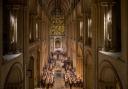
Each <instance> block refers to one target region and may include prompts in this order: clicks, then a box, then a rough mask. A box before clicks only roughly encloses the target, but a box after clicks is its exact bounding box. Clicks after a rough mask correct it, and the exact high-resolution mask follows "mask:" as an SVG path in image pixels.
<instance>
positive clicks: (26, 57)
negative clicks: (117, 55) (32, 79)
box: [23, 6, 29, 89]
mask: <svg viewBox="0 0 128 89" xmlns="http://www.w3.org/2000/svg"><path fill="white" fill-rule="evenodd" d="M23 33H24V34H23V50H24V51H23V69H24V70H23V71H24V76H23V78H24V79H23V80H24V81H23V83H24V87H23V89H28V87H29V82H28V81H29V79H28V77H27V76H26V75H27V67H28V64H29V63H28V61H29V50H28V49H29V11H28V7H27V6H24V9H23Z"/></svg>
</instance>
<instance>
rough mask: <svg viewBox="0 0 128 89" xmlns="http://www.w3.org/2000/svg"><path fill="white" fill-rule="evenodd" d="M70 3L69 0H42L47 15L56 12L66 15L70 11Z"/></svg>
mask: <svg viewBox="0 0 128 89" xmlns="http://www.w3.org/2000/svg"><path fill="white" fill-rule="evenodd" d="M70 2H71V0H43V4H44V5H45V8H46V10H47V12H48V14H49V15H51V14H52V12H56V11H59V12H61V13H62V14H66V13H67V12H68V11H69V9H70Z"/></svg>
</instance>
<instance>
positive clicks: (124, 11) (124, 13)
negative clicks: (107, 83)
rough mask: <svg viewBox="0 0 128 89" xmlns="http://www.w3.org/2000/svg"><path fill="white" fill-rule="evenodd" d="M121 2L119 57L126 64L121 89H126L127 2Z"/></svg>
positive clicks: (123, 0) (127, 83) (127, 69)
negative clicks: (120, 56)
mask: <svg viewBox="0 0 128 89" xmlns="http://www.w3.org/2000/svg"><path fill="white" fill-rule="evenodd" d="M120 1H121V55H122V60H124V61H125V62H126V67H125V68H126V70H125V69H124V71H126V77H124V78H125V80H123V81H124V83H123V88H124V89H128V86H127V85H128V11H127V10H128V4H127V3H128V0H120Z"/></svg>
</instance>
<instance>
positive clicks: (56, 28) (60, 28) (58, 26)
mask: <svg viewBox="0 0 128 89" xmlns="http://www.w3.org/2000/svg"><path fill="white" fill-rule="evenodd" d="M64 32H65V31H64V17H63V16H58V17H56V16H54V17H52V18H51V25H50V31H49V34H50V35H64Z"/></svg>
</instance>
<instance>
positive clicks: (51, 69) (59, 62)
mask: <svg viewBox="0 0 128 89" xmlns="http://www.w3.org/2000/svg"><path fill="white" fill-rule="evenodd" d="M62 69H63V70H64V73H63V78H64V82H65V87H70V89H71V88H72V87H80V88H81V87H82V86H83V81H82V78H81V77H80V76H78V75H76V72H75V69H74V68H73V66H72V61H71V60H70V57H67V56H65V54H62V53H61V54H60V53H59V52H57V53H51V54H50V56H49V59H48V63H47V65H45V66H44V68H43V70H42V75H41V86H42V88H46V89H49V88H52V87H54V84H55V74H54V73H55V70H56V71H58V70H62Z"/></svg>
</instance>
